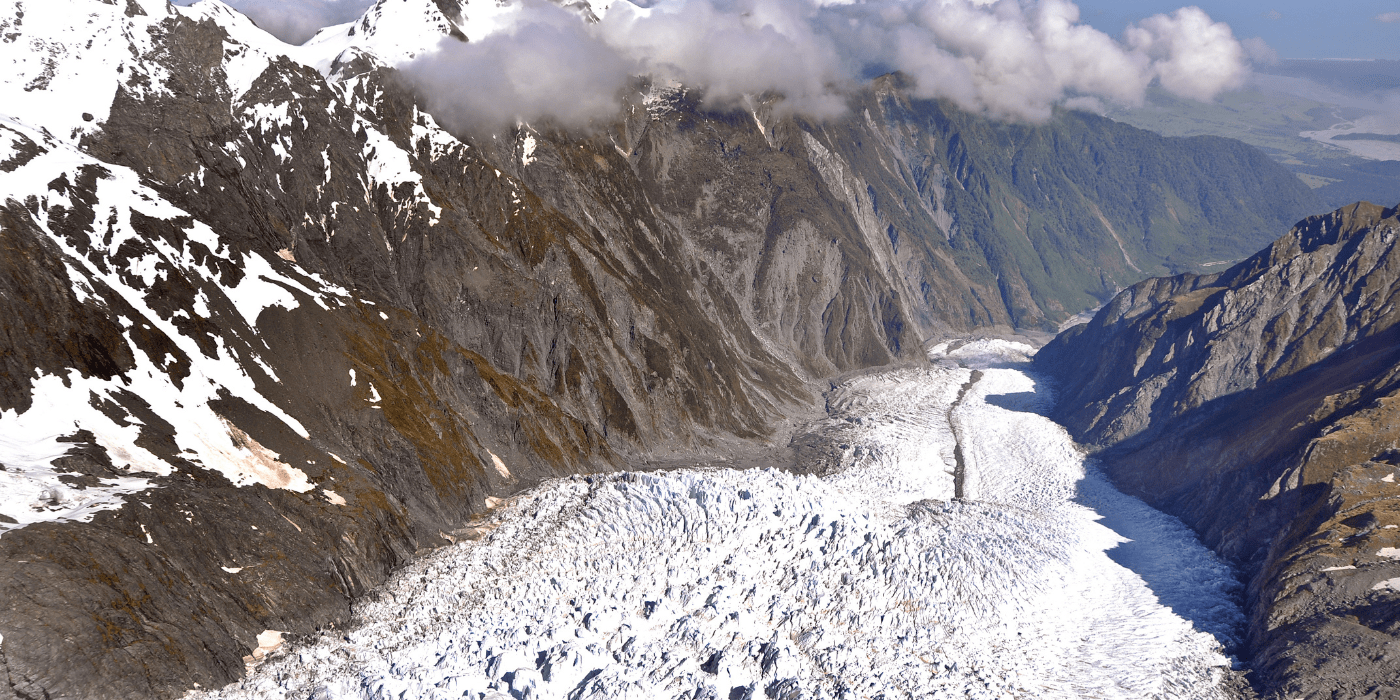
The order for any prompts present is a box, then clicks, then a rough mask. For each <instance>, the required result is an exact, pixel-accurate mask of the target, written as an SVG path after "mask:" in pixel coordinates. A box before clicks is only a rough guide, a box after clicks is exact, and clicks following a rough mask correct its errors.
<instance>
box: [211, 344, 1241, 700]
mask: <svg viewBox="0 0 1400 700" xmlns="http://www.w3.org/2000/svg"><path fill="white" fill-rule="evenodd" d="M941 350H942V351H943V352H942V354H941V356H940V357H939V358H937V359H939V360H940V362H939V366H937V367H931V368H927V369H923V370H899V371H893V372H888V373H884V374H879V375H869V376H865V377H860V378H857V379H855V380H852V381H850V382H848V383H846V384H844V385H842V386H841V387H838V388H837V389H835V390H833V392H832V394H831V395H830V396H829V405H830V406H831V417H830V420H829V421H828V423H827V424H825V425H823V426H819V428H818V429H819V430H823V431H826V433H827V434H828V435H829V436H830V437H831V439H832V447H833V450H835V451H838V452H841V453H842V454H843V456H844V458H843V462H842V463H843V464H844V465H845V468H844V470H842V471H839V472H838V473H836V474H834V475H830V476H826V477H820V478H819V477H815V476H798V475H793V474H790V473H786V472H782V471H778V470H776V469H767V470H753V471H734V470H677V471H670V472H661V473H653V474H636V473H627V474H618V475H607V476H595V477H589V478H584V477H573V478H569V479H564V480H560V481H555V482H551V483H548V484H545V485H543V486H541V487H539V488H537V489H534V490H532V491H530V492H527V493H525V494H523V495H521V496H519V497H517V498H515V499H513V501H512V502H510V503H508V504H506V505H505V507H503V508H502V509H501V510H500V511H499V512H497V513H496V515H495V516H494V517H495V523H494V525H495V529H494V530H493V531H491V534H490V535H488V536H486V537H485V538H484V539H481V540H479V541H476V542H462V543H459V544H457V545H455V546H453V547H450V548H448V549H445V550H442V551H440V552H439V553H436V554H434V555H432V556H429V557H425V558H423V559H421V560H419V561H417V562H416V563H414V564H412V565H410V566H409V567H407V568H406V569H405V570H403V571H402V572H401V573H400V574H399V575H397V576H396V577H395V578H394V579H393V580H392V581H391V582H390V583H389V584H387V585H385V586H384V587H383V588H382V589H381V590H380V591H379V592H378V593H377V595H375V596H372V597H371V599H369V600H367V601H365V602H363V603H362V604H361V605H360V606H359V607H358V616H359V619H360V623H359V624H358V626H357V627H356V628H355V629H353V630H352V631H350V632H349V633H348V634H344V635H341V634H326V635H323V636H321V637H320V638H318V639H309V640H302V641H301V643H299V644H293V645H290V649H289V650H287V651H282V652H278V653H274V654H273V655H272V658H270V659H269V661H268V662H266V663H264V664H263V665H262V666H260V667H259V669H258V670H257V671H256V672H254V673H253V674H251V675H250V676H249V677H248V678H247V679H246V680H244V681H243V682H242V683H240V684H236V685H234V686H230V687H229V688H226V689H224V690H222V691H218V692H215V693H198V694H196V696H197V697H202V698H213V697H224V698H252V697H256V698H298V699H301V698H307V697H312V698H317V699H318V700H326V699H330V698H375V699H379V698H404V699H407V698H449V697H450V698H459V697H467V698H476V699H484V698H508V697H515V698H691V699H696V700H698V699H700V698H736V697H742V698H760V697H769V698H874V697H886V698H893V697H919V698H930V697H931V698H951V697H958V698H963V697H971V698H1004V697H1013V698H1047V697H1048V698H1082V697H1097V698H1150V697H1172V698H1216V697H1226V695H1225V691H1224V690H1223V689H1221V688H1220V680H1221V678H1222V677H1223V676H1224V674H1225V673H1226V670H1225V668H1226V667H1228V665H1229V663H1230V660H1229V659H1228V658H1227V657H1226V656H1225V655H1224V654H1223V651H1222V646H1221V641H1222V640H1223V641H1225V642H1227V643H1228V642H1231V641H1233V635H1235V634H1236V633H1237V630H1238V628H1239V624H1240V622H1241V616H1240V612H1239V609H1238V607H1236V606H1235V605H1234V602H1233V599H1234V596H1235V593H1236V591H1237V588H1238V583H1236V581H1235V580H1234V579H1233V578H1232V576H1231V573H1230V571H1229V569H1228V568H1227V567H1225V566H1224V565H1223V564H1221V563H1220V562H1219V561H1218V560H1216V559H1215V557H1214V556H1213V555H1212V554H1211V553H1210V552H1209V551H1208V550H1206V549H1205V548H1204V547H1202V546H1201V545H1200V544H1199V543H1198V542H1196V541H1195V539H1194V538H1193V537H1192V535H1191V533H1190V532H1189V531H1188V530H1187V529H1186V528H1185V527H1183V526H1182V525H1181V524H1180V523H1179V522H1178V521H1175V520H1174V519H1172V518H1169V517H1168V516H1165V515H1162V514H1161V513H1158V512H1157V511H1154V510H1152V509H1150V508H1148V507H1147V506H1145V505H1144V504H1142V503H1141V502H1140V501H1137V500H1136V499H1132V498H1130V497H1127V496H1124V495H1123V494H1121V493H1119V492H1117V491H1115V490H1113V489H1112V487H1111V486H1110V485H1109V484H1108V483H1107V482H1106V481H1105V480H1104V479H1103V478H1102V477H1100V476H1098V475H1097V473H1096V472H1095V471H1094V470H1093V468H1092V466H1089V467H1088V468H1087V469H1086V465H1085V460H1084V458H1083V456H1082V455H1081V454H1079V453H1078V452H1077V451H1075V449H1074V448H1073V445H1072V443H1071V442H1070V440H1069V438H1068V436H1067V435H1066V434H1065V432H1064V431H1063V430H1062V429H1061V428H1060V427H1059V426H1057V425H1055V424H1053V423H1051V422H1050V421H1049V420H1047V419H1045V418H1044V417H1042V416H1040V415H1038V414H1037V413H1035V411H1036V410H1038V409H1040V408H1043V406H1044V404H1045V402H1046V401H1047V398H1046V396H1045V394H1044V390H1043V389H1042V388H1041V387H1040V386H1038V385H1037V384H1036V382H1035V380H1034V378H1033V377H1031V376H1029V375H1028V374H1026V373H1025V372H1024V371H1023V369H1021V367H1022V366H1023V363H1024V359H1025V356H1026V355H1028V354H1029V353H1030V352H1031V349H1030V348H1028V347H1025V346H1016V345H1012V344H1008V343H1005V342H1003V341H981V342H978V343H973V344H969V345H964V346H963V347H961V348H959V349H958V350H956V351H954V352H952V353H947V352H946V348H942V349H941ZM974 370H976V372H977V374H975V375H974V373H973V372H974ZM974 377H976V381H972V380H973V378H974ZM959 396H961V397H962V398H961V400H960V401H959V400H958V399H959ZM955 401H956V402H957V405H956V406H954V405H953V404H954V402H955ZM955 427H956V430H955ZM955 434H958V435H960V439H961V440H962V441H963V444H962V452H963V453H964V454H965V455H966V456H967V459H966V467H965V472H966V473H965V474H963V478H965V479H968V480H975V481H976V483H977V488H976V499H954V498H952V496H951V494H952V492H953V491H954V490H955V489H956V487H957V484H955V483H954V479H955V473H954V472H955V470H954V469H953V468H952V467H953V466H954V465H952V464H950V463H949V458H950V456H951V455H952V454H953V452H954V448H955V445H954V444H953V442H954V435H955ZM1101 519H1102V520H1103V522H1100V520H1101ZM1104 523H1109V524H1111V525H1112V527H1113V528H1114V529H1110V527H1109V526H1106V525H1105V524H1104ZM1122 533H1130V535H1129V536H1130V537H1131V538H1132V539H1131V540H1130V539H1128V537H1125V536H1124V535H1123V534H1122ZM1120 561H1121V562H1123V564H1126V567H1130V568H1125V566H1124V565H1120V563H1119V562H1120ZM1149 583H1150V584H1151V588H1149ZM1174 611H1176V612H1174ZM1178 613H1180V614H1178ZM1181 615H1186V617H1182V616H1181ZM1187 618H1189V620H1188V619H1187Z"/></svg>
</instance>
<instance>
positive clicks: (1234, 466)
mask: <svg viewBox="0 0 1400 700" xmlns="http://www.w3.org/2000/svg"><path fill="white" fill-rule="evenodd" d="M1397 235H1400V219H1398V218H1397V209H1394V208H1392V209H1386V208H1384V207H1380V206H1375V205H1371V204H1365V203H1362V204H1356V205H1353V206H1349V207H1346V208H1344V209H1341V210H1338V211H1336V212H1333V213H1331V214H1328V215H1325V216H1317V217H1312V218H1309V219H1306V220H1304V221H1302V222H1300V223H1299V224H1298V225H1297V226H1296V227H1294V228H1293V230H1292V231H1291V232H1290V233H1289V234H1288V235H1286V236H1284V237H1283V238H1280V239H1279V240H1278V241H1276V242H1275V243H1274V244H1273V245H1272V246H1270V247H1269V248H1267V249H1265V250H1263V251H1262V252H1260V253H1258V254H1257V255H1255V256H1253V257H1251V258H1249V259H1248V260H1245V261H1244V262H1241V263H1240V264H1238V265H1236V266H1234V267H1232V268H1231V269H1229V270H1227V271H1225V272H1222V273H1219V274H1216V275H1210V276H1204V277H1202V276H1195V275H1181V276H1177V277H1172V278H1165V279H1154V280H1148V281H1145V282H1141V283H1139V284H1137V285H1134V286H1132V287H1130V288H1129V289H1127V290H1124V291H1123V292H1122V293H1121V294H1119V295H1118V296H1117V297H1115V298H1114V299H1113V301H1111V302H1110V303H1109V304H1108V305H1106V306H1105V307H1104V308H1103V309H1102V310H1100V311H1099V313H1098V314H1097V315H1096V316H1095V317H1094V319H1093V321H1091V322H1090V323H1088V324H1085V325H1081V326H1077V327H1075V328H1073V329H1071V330H1068V331H1066V332H1065V333H1063V334H1062V335H1060V336H1059V337H1058V338H1056V339H1055V341H1053V342H1052V343H1050V344H1049V345H1047V346H1046V347H1045V348H1044V349H1042V350H1041V352H1040V354H1039V355H1038V356H1037V358H1036V364H1037V365H1038V366H1039V367H1041V368H1042V369H1044V370H1046V371H1047V372H1048V373H1049V374H1051V375H1052V376H1054V377H1055V378H1056V380H1057V381H1058V382H1059V385H1060V391H1061V393H1060V397H1059V399H1058V405H1057V408H1056V410H1055V417H1056V418H1057V419H1058V420H1059V421H1061V422H1062V423H1063V424H1065V425H1066V426H1068V427H1069V429H1070V431H1071V432H1072V433H1073V434H1074V435H1075V437H1076V439H1078V440H1079V441H1081V442H1083V443H1085V444H1088V445H1090V446H1092V447H1094V448H1096V449H1099V450H1101V452H1100V453H1099V454H1100V457H1101V459H1102V460H1103V461H1104V463H1105V465H1106V467H1107V469H1108V471H1109V473H1110V475H1111V476H1112V477H1113V479H1114V480H1115V481H1116V482H1117V483H1118V484H1119V485H1120V486H1121V487H1122V488H1124V489H1126V490H1129V491H1130V492H1132V493H1135V494H1137V495H1139V496H1141V497H1143V498H1144V499H1146V500H1147V501H1148V502H1150V503H1152V504H1154V505H1157V506H1158V507H1160V508H1163V509H1164V510H1167V511H1169V512H1171V513H1174V514H1176V515H1178V516H1180V517H1181V518H1182V519H1183V520H1185V521H1186V522H1187V523H1188V524H1189V525H1191V526H1192V527H1194V528H1195V529H1196V530H1197V531H1198V532H1199V533H1201V535H1202V536H1203V539H1204V540H1205V541H1206V542H1207V544H1209V545H1210V546H1212V547H1213V548H1215V549H1216V550H1217V551H1219V552H1220V553H1221V554H1224V555H1226V556H1228V557H1229V558H1231V559H1232V560H1234V561H1235V562H1236V563H1237V564H1239V565H1240V566H1241V567H1242V568H1243V570H1244V571H1245V572H1246V573H1247V574H1248V575H1249V577H1250V582H1249V586H1248V600H1247V601H1246V602H1247V605H1248V608H1249V615H1250V622H1249V638H1248V642H1247V645H1246V649H1245V651H1246V653H1247V654H1248V655H1249V656H1251V657H1252V659H1253V660H1252V666H1253V669H1254V671H1253V673H1254V676H1255V680H1256V682H1257V684H1258V685H1259V687H1260V688H1261V689H1263V690H1264V691H1265V692H1266V693H1268V694H1269V695H1270V697H1298V696H1304V697H1310V698H1336V699H1338V700H1340V699H1341V698H1361V697H1394V680H1395V678H1397V677H1400V653H1397V651H1400V627H1397V626H1396V621H1397V619H1400V618H1398V617H1397V613H1400V530H1397V528H1400V486H1398V485H1397V483H1396V479H1397V478H1400V476H1398V475H1397V473H1400V459H1397V455H1400V452H1397V448H1400V343H1397V340H1400V336H1397V333H1400V328H1397V326H1396V322H1397V321H1400V311H1397V306H1396V304H1397V301H1400V296H1397V295H1400V251H1397V249H1396V243H1397Z"/></svg>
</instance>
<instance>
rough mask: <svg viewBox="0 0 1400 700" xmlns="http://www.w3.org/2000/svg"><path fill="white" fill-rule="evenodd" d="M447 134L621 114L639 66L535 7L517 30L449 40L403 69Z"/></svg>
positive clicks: (568, 18)
mask: <svg viewBox="0 0 1400 700" xmlns="http://www.w3.org/2000/svg"><path fill="white" fill-rule="evenodd" d="M403 69H404V73H405V74H406V75H407V76H408V77H409V79H410V81H411V82H413V83H414V84H415V85H416V87H417V88H418V89H419V92H420V94H422V95H423V96H424V99H425V100H427V103H428V105H427V106H428V110H429V111H430V112H431V113H432V114H433V115H434V116H435V117H436V118H437V119H439V120H440V121H442V122H443V123H444V124H445V125H447V126H448V127H449V128H454V129H472V128H476V127H480V126H486V125H490V126H500V125H509V124H513V123H516V122H520V121H529V120H535V119H540V118H545V119H552V120H554V121H556V122H559V123H561V124H566V125H579V124H586V123H588V121H589V120H592V119H597V118H605V117H609V116H612V115H615V114H616V113H617V109H618V92H619V91H620V90H622V89H623V88H624V87H625V86H626V85H627V82H628V81H629V80H630V79H631V78H632V77H633V76H634V75H636V74H638V73H639V66H638V65H637V64H636V63H635V62H633V61H631V60H629V59H628V58H626V57H625V56H623V55H622V54H621V53H620V52H618V51H616V50H615V49H614V48H612V47H610V46H608V45H607V44H605V43H604V42H603V41H602V40H601V39H600V38H599V37H598V35H597V33H596V32H594V31H592V30H591V28H590V27H589V26H588V25H586V24H584V23H583V22H580V21H579V20H578V17H577V16H575V15H574V14H573V13H571V12H569V11H566V10H563V9H560V8H558V7H556V6H555V5H552V4H550V3H547V2H543V1H535V0H531V2H529V3H528V4H527V5H526V7H525V8H524V10H523V12H522V13H521V15H520V16H519V18H518V20H517V24H516V26H514V27H511V28H509V29H508V30H507V31H503V32H499V33H496V34H493V35H491V36H488V37H486V38H484V39H481V40H478V41H473V42H462V41H458V40H455V39H449V40H446V41H444V42H443V43H442V45H441V46H440V47H439V49H438V51H436V52H434V53H431V54H427V55H425V56H422V57H420V58H419V59H417V60H415V61H413V62H412V63H410V64H408V65H406V66H403Z"/></svg>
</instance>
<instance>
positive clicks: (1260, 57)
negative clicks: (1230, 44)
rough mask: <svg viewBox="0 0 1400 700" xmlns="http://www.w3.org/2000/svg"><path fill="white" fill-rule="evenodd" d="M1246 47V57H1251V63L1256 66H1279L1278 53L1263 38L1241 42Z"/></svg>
mask: <svg viewBox="0 0 1400 700" xmlns="http://www.w3.org/2000/svg"><path fill="white" fill-rule="evenodd" d="M1240 45H1241V46H1243V47H1244V52H1245V55H1247V56H1249V62H1250V63H1253V64H1254V65H1256V66H1276V65H1278V64H1279V57H1278V52H1277V51H1275V50H1274V47H1272V46H1269V42H1267V41H1264V39H1263V37H1257V36H1256V37H1250V38H1248V39H1245V40H1244V41H1242V42H1240Z"/></svg>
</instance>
